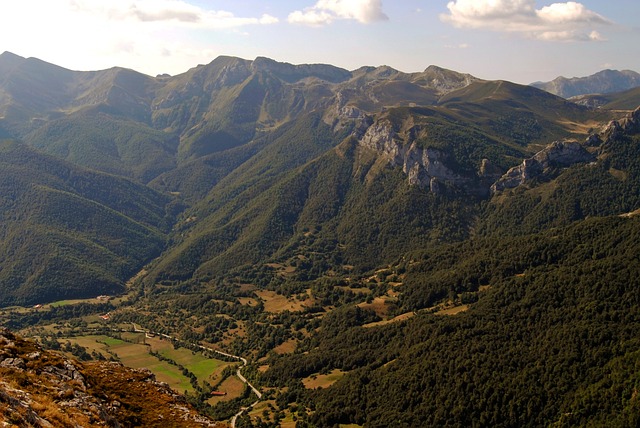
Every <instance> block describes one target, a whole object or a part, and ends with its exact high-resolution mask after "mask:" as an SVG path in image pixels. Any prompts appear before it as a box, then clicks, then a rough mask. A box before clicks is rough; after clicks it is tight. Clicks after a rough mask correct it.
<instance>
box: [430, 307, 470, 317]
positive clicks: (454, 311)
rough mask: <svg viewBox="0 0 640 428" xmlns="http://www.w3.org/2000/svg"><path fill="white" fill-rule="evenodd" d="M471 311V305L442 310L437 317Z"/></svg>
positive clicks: (437, 313)
mask: <svg viewBox="0 0 640 428" xmlns="http://www.w3.org/2000/svg"><path fill="white" fill-rule="evenodd" d="M467 310H469V305H459V306H454V307H452V308H446V309H441V310H439V311H438V312H436V313H435V315H457V314H459V313H461V312H465V311H467Z"/></svg>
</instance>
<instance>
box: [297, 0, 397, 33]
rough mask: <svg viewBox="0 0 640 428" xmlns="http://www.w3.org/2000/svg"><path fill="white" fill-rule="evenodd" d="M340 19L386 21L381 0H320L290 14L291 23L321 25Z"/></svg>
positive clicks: (361, 21)
mask: <svg viewBox="0 0 640 428" xmlns="http://www.w3.org/2000/svg"><path fill="white" fill-rule="evenodd" d="M340 19H351V20H355V21H358V22H360V23H363V24H369V23H372V22H376V21H386V20H388V19H389V18H388V17H387V15H385V14H384V12H383V11H382V1H381V0H318V2H317V3H316V4H315V5H314V6H311V7H308V8H306V9H304V10H296V11H294V12H291V13H290V14H289V17H288V18H287V21H288V22H289V23H291V24H300V25H308V26H312V27H321V26H324V25H329V24H331V23H332V22H333V21H336V20H340Z"/></svg>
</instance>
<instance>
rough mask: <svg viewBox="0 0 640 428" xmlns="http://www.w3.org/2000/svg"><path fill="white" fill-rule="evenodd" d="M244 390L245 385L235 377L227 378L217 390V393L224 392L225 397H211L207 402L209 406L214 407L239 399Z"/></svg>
mask: <svg viewBox="0 0 640 428" xmlns="http://www.w3.org/2000/svg"><path fill="white" fill-rule="evenodd" d="M244 388H245V384H244V383H242V382H241V381H240V379H238V378H237V377H236V376H231V377H228V378H227V379H226V380H225V381H224V382H222V384H221V385H220V387H219V388H218V391H222V392H226V393H227V395H224V396H222V397H211V398H210V399H209V400H208V401H207V402H208V403H209V404H211V405H215V404H217V403H219V402H221V401H229V400H231V399H233V398H236V397H240V396H241V395H242V393H243V392H244Z"/></svg>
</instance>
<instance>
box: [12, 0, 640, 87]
mask: <svg viewBox="0 0 640 428" xmlns="http://www.w3.org/2000/svg"><path fill="white" fill-rule="evenodd" d="M639 16H640V2H639V1H638V0H608V1H603V0H598V1H594V0H584V1H580V2H578V1H566V2H565V1H560V0H557V1H536V0H393V1H392V0H386V1H385V0H295V1H289V0H272V1H270V0H263V1H258V0H225V1H223V0H108V1H107V0H20V1H19V2H18V1H16V2H3V5H2V6H0V51H11V52H13V53H16V54H18V55H22V56H25V57H29V56H33V57H38V58H41V59H43V60H45V61H49V62H53V63H55V64H58V65H61V66H63V67H67V68H70V69H74V70H97V69H104V68H109V67H112V66H116V65H117V66H122V67H128V68H132V69H135V70H138V71H141V72H143V73H147V74H150V75H155V74H159V73H169V74H178V73H182V72H184V71H186V70H188V69H189V68H191V67H194V66H196V65H198V64H204V63H208V62H211V61H212V60H213V59H214V58H215V57H217V56H219V55H232V56H238V57H241V58H246V59H253V58H255V57H256V56H266V57H269V58H273V59H275V60H278V61H286V62H290V63H294V64H300V63H329V64H334V65H337V66H340V67H343V68H347V69H350V70H353V69H355V68H358V67H360V66H363V65H372V66H378V65H389V66H391V67H394V68H396V69H399V70H402V71H405V72H413V71H421V70H423V69H425V68H426V67H427V66H429V65H431V64H435V65H438V66H441V67H445V68H449V69H452V70H456V71H460V72H466V73H470V74H473V75H475V76H477V77H481V78H485V79H505V80H511V81H514V82H518V83H530V82H532V81H536V80H551V79H553V78H555V77H557V76H559V75H564V76H566V77H573V76H586V75H590V74H593V73H595V72H597V71H599V70H602V69H604V68H613V69H620V70H621V69H632V70H635V71H638V72H640V22H639V21H638V19H637V17H639Z"/></svg>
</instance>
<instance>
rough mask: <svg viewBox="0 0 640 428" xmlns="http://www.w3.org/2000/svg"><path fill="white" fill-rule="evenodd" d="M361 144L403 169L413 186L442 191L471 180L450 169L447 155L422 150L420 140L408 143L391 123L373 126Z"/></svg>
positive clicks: (439, 151) (440, 152)
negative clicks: (445, 186) (447, 186)
mask: <svg viewBox="0 0 640 428" xmlns="http://www.w3.org/2000/svg"><path fill="white" fill-rule="evenodd" d="M359 143H360V145H361V146H362V147H366V148H368V149H371V150H374V151H376V152H378V153H380V155H382V156H384V157H385V158H386V159H387V160H388V162H389V163H390V164H391V165H393V166H399V167H402V171H403V172H404V173H405V174H406V175H407V180H408V181H409V184H411V185H417V186H421V187H424V188H427V189H430V190H431V191H435V192H439V191H441V189H442V186H443V185H446V184H453V185H461V184H464V183H467V182H468V181H469V179H468V178H466V177H463V176H461V175H459V174H456V173H455V172H454V171H453V170H452V169H450V168H449V167H448V166H447V164H446V160H447V155H446V154H445V153H444V152H442V151H441V150H437V149H434V148H423V147H419V145H418V143H417V142H416V141H409V142H407V141H405V140H404V139H403V138H402V137H401V136H400V135H398V133H396V132H395V131H394V130H393V128H392V126H391V124H390V123H387V122H384V121H383V122H377V123H374V124H373V125H371V126H369V127H368V128H367V130H366V131H365V132H364V134H363V135H362V137H361V138H360V140H359Z"/></svg>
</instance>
